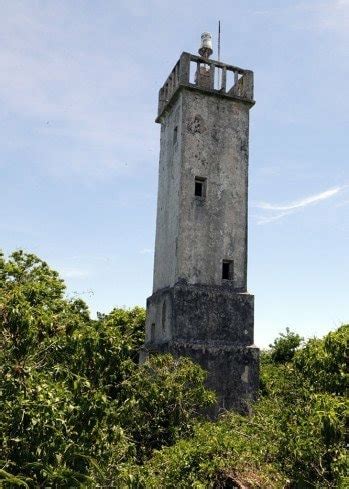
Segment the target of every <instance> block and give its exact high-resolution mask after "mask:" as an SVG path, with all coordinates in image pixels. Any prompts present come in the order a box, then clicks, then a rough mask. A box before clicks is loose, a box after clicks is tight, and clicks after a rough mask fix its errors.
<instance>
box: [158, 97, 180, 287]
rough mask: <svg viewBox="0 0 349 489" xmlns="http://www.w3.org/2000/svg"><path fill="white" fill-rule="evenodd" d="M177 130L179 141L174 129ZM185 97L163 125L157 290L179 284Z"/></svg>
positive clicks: (159, 190)
mask: <svg viewBox="0 0 349 489" xmlns="http://www.w3.org/2000/svg"><path fill="white" fill-rule="evenodd" d="M175 127H177V142H176V143H175V142H174V129H175ZM181 130H182V96H181V95H180V96H179V98H178V100H177V102H176V104H175V106H174V107H173V109H172V111H171V112H170V113H169V114H168V116H167V117H166V118H165V119H164V122H163V123H162V124H161V136H160V162H159V178H158V202H157V218H156V238H155V257H154V279H153V290H154V291H156V290H158V289H162V288H164V287H167V286H169V285H173V284H174V283H175V282H176V281H177V276H178V273H177V238H178V235H179V211H180V202H179V199H180V185H181V152H182V149H181V148H182V138H181V136H180V134H181Z"/></svg>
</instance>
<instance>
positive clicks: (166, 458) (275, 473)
mask: <svg viewBox="0 0 349 489" xmlns="http://www.w3.org/2000/svg"><path fill="white" fill-rule="evenodd" d="M144 321H145V311H144V309H142V308H139V307H135V308H132V309H122V308H116V309H114V310H113V311H112V312H111V313H110V314H99V315H98V317H97V319H91V318H90V316H89V312H88V308H87V306H86V304H85V303H84V302H83V301H82V300H80V299H72V300H69V299H67V298H66V297H65V285H64V283H63V281H62V280H61V279H60V277H59V275H58V274H57V272H55V271H53V270H51V269H50V267H49V266H48V265H47V264H46V263H45V262H44V261H42V260H40V259H39V258H37V257H36V256H35V255H32V254H27V253H24V252H22V251H17V252H15V253H13V254H12V255H11V256H10V257H9V258H8V259H5V257H4V256H3V255H2V254H0V337H1V345H0V347H1V348H0V402H1V410H0V433H1V445H0V464H1V465H0V485H1V484H2V486H3V487H5V488H7V487H30V488H31V487H98V486H106V487H112V486H114V487H132V488H152V487H154V488H158V487H169V488H187V487H188V488H189V487H196V488H204V487H215V488H219V487H248V488H250V487H251V488H252V487H261V488H270V487H275V488H279V487H280V488H282V487H286V486H287V487H295V488H308V487H310V488H311V487H313V488H326V487H328V488H330V487H332V488H337V487H342V488H343V489H344V487H347V486H348V480H347V479H345V470H346V466H347V464H346V460H345V451H344V446H345V443H346V439H345V412H346V409H347V403H346V398H345V393H346V391H345V389H346V381H347V368H346V349H347V343H348V336H349V326H341V327H340V328H339V329H338V330H337V331H335V332H332V333H329V334H328V335H327V336H326V337H325V338H324V339H311V340H309V341H307V342H305V343H304V342H302V338H300V336H299V335H297V334H295V333H293V332H291V331H290V330H286V333H284V334H281V335H280V337H279V338H277V339H276V340H275V341H274V343H273V345H271V349H270V350H269V351H268V352H265V353H264V354H263V356H262V369H261V371H262V372H261V394H260V399H259V400H258V401H257V402H256V403H255V405H254V407H253V415H252V416H241V415H238V414H236V413H226V414H225V415H224V416H222V417H221V418H220V419H219V420H218V421H216V422H213V421H208V420H204V419H203V418H202V417H200V414H199V413H200V412H203V410H204V408H205V407H207V406H209V405H210V404H211V403H212V402H213V401H214V395H213V394H212V393H211V392H209V391H208V390H207V389H206V388H205V386H204V383H205V375H206V374H205V372H204V371H203V370H202V369H201V368H200V367H199V366H197V365H194V364H193V363H192V362H191V361H190V360H189V359H186V358H179V359H174V358H172V357H171V356H170V355H165V356H157V357H153V358H150V360H149V361H148V362H146V363H144V364H143V365H139V364H138V354H139V347H140V345H141V344H142V343H143V339H144V336H143V335H144Z"/></svg>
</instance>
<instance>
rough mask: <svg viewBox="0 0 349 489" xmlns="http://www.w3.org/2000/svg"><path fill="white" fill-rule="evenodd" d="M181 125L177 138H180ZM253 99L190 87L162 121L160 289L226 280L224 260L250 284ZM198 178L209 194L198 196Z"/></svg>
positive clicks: (242, 283) (239, 281)
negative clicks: (248, 102) (249, 102)
mask: <svg viewBox="0 0 349 489" xmlns="http://www.w3.org/2000/svg"><path fill="white" fill-rule="evenodd" d="M175 127H177V128H178V129H177V141H178V142H177V143H176V144H173V137H174V128H175ZM248 133H249V106H248V105H246V104H244V103H242V102H240V101H236V100H232V99H227V98H221V97H219V96H215V97H213V96H207V95H206V94H204V93H201V92H199V91H192V90H188V89H183V90H182V91H181V93H180V95H179V97H178V99H177V102H176V104H175V106H174V107H173V108H172V110H171V111H170V112H169V113H168V114H167V116H166V117H164V119H163V122H162V125H161V150H160V165H159V194H158V209H157V230H156V246H155V263H154V288H153V290H154V291H156V290H159V289H162V288H164V287H168V286H173V285H174V284H175V283H177V282H178V281H179V280H181V279H185V280H186V281H188V282H189V283H191V284H209V285H221V284H222V261H223V260H232V261H233V269H234V272H233V275H234V277H233V283H234V287H235V288H236V289H239V290H242V291H244V290H246V279H247V277H246V270H247V191H248ZM195 177H202V178H206V196H205V198H198V197H196V196H195V195H194V188H195Z"/></svg>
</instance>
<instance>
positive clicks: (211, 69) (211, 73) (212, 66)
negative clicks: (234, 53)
mask: <svg viewBox="0 0 349 489" xmlns="http://www.w3.org/2000/svg"><path fill="white" fill-rule="evenodd" d="M215 69H216V67H215V65H214V63H210V88H211V90H213V89H214V74H215V73H214V72H215Z"/></svg>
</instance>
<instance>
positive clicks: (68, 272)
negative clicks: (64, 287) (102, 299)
mask: <svg viewBox="0 0 349 489" xmlns="http://www.w3.org/2000/svg"><path fill="white" fill-rule="evenodd" d="M61 275H62V277H64V278H85V277H87V276H88V272H87V271H86V270H80V269H78V268H67V269H63V270H61Z"/></svg>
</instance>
